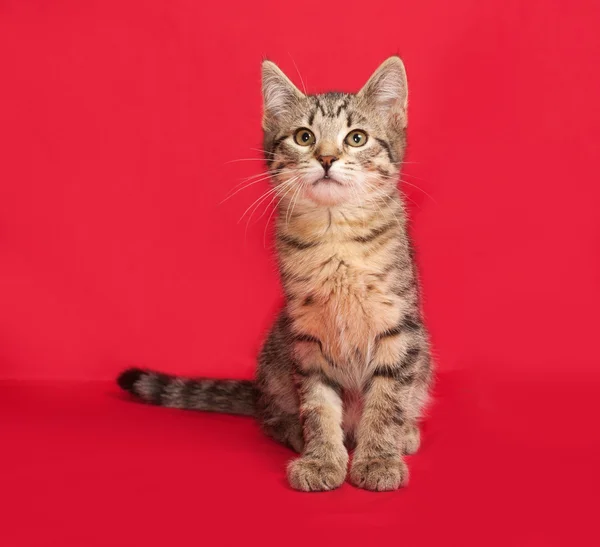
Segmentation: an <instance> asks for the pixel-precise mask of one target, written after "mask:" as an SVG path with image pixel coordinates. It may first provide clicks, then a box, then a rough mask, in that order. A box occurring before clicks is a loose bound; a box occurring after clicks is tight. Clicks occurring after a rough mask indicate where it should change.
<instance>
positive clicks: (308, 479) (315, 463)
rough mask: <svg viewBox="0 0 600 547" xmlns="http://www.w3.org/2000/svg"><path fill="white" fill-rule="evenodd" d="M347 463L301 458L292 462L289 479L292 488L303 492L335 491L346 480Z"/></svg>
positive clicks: (288, 473)
mask: <svg viewBox="0 0 600 547" xmlns="http://www.w3.org/2000/svg"><path fill="white" fill-rule="evenodd" d="M346 466H347V463H340V462H336V461H322V460H318V459H316V458H311V457H301V458H298V459H297V460H294V461H292V462H290V464H289V465H288V468H287V477H288V481H289V483H290V486H291V487H292V488H294V489H295V490H301V491H303V492H323V491H326V490H334V489H335V488H338V487H339V486H341V485H342V483H343V482H344V480H345V479H346V471H347V467H346Z"/></svg>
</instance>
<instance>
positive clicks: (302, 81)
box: [288, 51, 306, 95]
mask: <svg viewBox="0 0 600 547" xmlns="http://www.w3.org/2000/svg"><path fill="white" fill-rule="evenodd" d="M288 55H289V56H290V59H291V60H292V63H294V68H295V69H296V72H297V73H298V77H299V78H300V83H301V84H302V91H304V94H305V95H306V86H305V85H304V80H303V79H302V74H300V71H299V70H298V65H297V64H296V61H294V58H293V57H292V54H291V53H290V52H289V51H288Z"/></svg>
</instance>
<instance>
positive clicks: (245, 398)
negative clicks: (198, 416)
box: [117, 368, 256, 416]
mask: <svg viewBox="0 0 600 547" xmlns="http://www.w3.org/2000/svg"><path fill="white" fill-rule="evenodd" d="M117 383H118V384H119V386H120V387H121V388H122V389H124V390H125V391H129V392H130V393H133V394H134V395H136V396H137V397H139V398H140V399H142V400H143V401H146V402H148V403H152V404H155V405H160V406H166V407H170V408H184V409H189V410H206V411H211V412H223V413H225V414H241V415H245V416H254V415H255V406H256V404H255V401H256V387H255V385H254V382H252V381H250V380H209V379H204V378H180V377H179V376H170V375H168V374H163V373H161V372H153V371H150V370H141V369H138V368H130V369H127V370H125V371H124V372H122V373H121V374H120V375H119V377H118V379H117Z"/></svg>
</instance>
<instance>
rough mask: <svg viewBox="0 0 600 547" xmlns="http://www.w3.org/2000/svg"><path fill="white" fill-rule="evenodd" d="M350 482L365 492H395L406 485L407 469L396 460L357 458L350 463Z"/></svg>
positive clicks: (402, 463) (400, 461)
mask: <svg viewBox="0 0 600 547" xmlns="http://www.w3.org/2000/svg"><path fill="white" fill-rule="evenodd" d="M350 481H351V482H352V484H354V486H358V487H359V488H364V489H365V490H375V491H377V492H385V491H388V490H397V489H398V488H400V487H401V486H406V484H407V483H408V467H407V466H406V464H405V463H404V462H403V461H402V460H401V459H398V458H359V459H357V460H354V461H353V462H352V467H351V469H350Z"/></svg>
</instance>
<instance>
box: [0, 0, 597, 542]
mask: <svg viewBox="0 0 600 547" xmlns="http://www.w3.org/2000/svg"><path fill="white" fill-rule="evenodd" d="M599 26H600V7H599V4H598V3H597V2H596V1H594V0H588V1H585V0H574V1H570V2H566V1H560V0H545V1H542V0H530V1H528V2H519V1H516V0H513V1H504V2H501V1H488V2H481V1H480V0H459V1H455V2H445V1H442V0H428V1H421V2H405V1H403V2H394V1H392V0H389V1H381V2H372V3H358V2H348V1H346V2H339V1H334V2H327V3H324V2H317V1H314V0H307V1H306V2H303V3H301V4H296V3H285V2H281V1H279V2H275V1H272V0H267V1H265V0H263V1H261V2H257V3H250V2H242V1H237V2H233V3H226V2H216V3H202V2H191V1H175V2H167V1H166V0H152V1H146V2H141V1H136V0H129V1H121V2H114V1H104V2H83V3H82V2H76V1H73V0H70V1H68V0H64V1H60V2H59V1H56V2H42V1H28V2H16V1H12V2H11V1H4V2H0V74H1V85H0V303H1V305H0V378H1V379H2V382H0V419H1V420H2V422H3V425H4V427H3V429H4V431H3V432H2V433H0V435H2V437H3V438H4V439H3V443H2V444H3V445H5V447H8V450H7V449H6V448H5V449H3V454H2V455H0V458H5V459H6V463H5V465H4V466H3V472H0V481H2V482H0V485H1V486H2V492H3V494H2V498H3V500H4V502H5V503H7V502H9V504H10V507H7V508H6V509H7V510H8V512H7V511H4V512H3V514H4V517H5V518H6V516H8V517H9V518H8V519H6V520H5V519H3V520H5V525H3V527H2V528H0V538H2V536H3V535H4V536H5V538H4V541H2V544H3V545H7V546H9V547H12V546H19V547H20V546H21V545H61V546H65V545H71V544H73V545H79V546H82V545H83V546H87V545H109V544H110V545H120V544H121V543H120V542H122V544H123V545H129V544H131V545H141V544H146V545H148V544H151V545H152V544H157V545H161V544H164V542H168V543H171V544H173V543H176V542H181V541H187V542H189V541H192V540H193V541H195V542H198V543H202V542H203V541H205V540H207V539H206V538H207V537H208V538H211V539H210V541H212V542H213V543H214V542H215V541H216V542H217V543H216V544H220V543H219V542H220V541H221V542H223V543H226V540H225V539H224V537H225V536H222V537H221V539H220V540H219V539H214V538H216V537H217V534H218V533H221V534H225V535H226V536H227V537H228V538H230V539H232V540H233V539H236V540H241V539H243V540H244V541H246V540H248V541H250V539H251V538H253V537H261V538H262V539H263V540H264V542H265V544H271V543H272V542H277V541H279V542H280V544H286V543H293V542H294V541H300V540H302V542H303V543H308V542H310V543H312V544H315V545H318V544H319V540H323V541H325V539H326V538H328V537H332V538H337V540H336V541H340V542H341V541H346V542H347V541H348V538H350V539H354V540H355V541H356V542H358V540H359V539H361V538H363V536H364V537H365V538H366V539H365V540H364V541H366V542H367V544H374V542H375V541H376V540H378V538H379V536H381V537H384V536H386V537H388V538H394V540H397V543H399V544H400V543H402V544H405V545H429V544H436V545H439V544H445V545H461V546H462V545H468V544H471V543H472V544H474V545H483V544H485V545H496V544H498V545H524V546H530V545H588V544H589V545H597V544H598V541H600V540H597V539H594V538H592V532H591V529H592V527H591V524H590V522H589V519H590V518H591V516H592V512H593V504H594V503H596V504H597V500H596V501H593V499H591V497H592V492H594V489H595V488H596V487H597V486H598V472H597V470H596V461H597V459H598V456H600V440H599V436H598V434H597V432H596V430H597V421H596V418H597V417H598V411H597V409H596V401H595V399H596V398H597V392H598V389H597V388H598V386H599V384H600V380H599V379H600V374H599V372H598V367H597V364H598V351H597V339H598V334H597V331H598V320H597V310H598V309H599V307H600V283H599V282H600V253H599V249H600V217H599V215H598V210H599V208H600V184H599V183H600V177H599V175H600V172H599V169H598V166H597V162H598V159H597V158H598V149H599V145H600V107H599V106H598V97H600V71H599V70H598V58H599V57H600V43H599V40H598V34H599ZM394 53H399V54H400V55H401V56H402V57H403V58H404V60H405V63H406V67H407V71H408V77H409V90H410V116H409V118H410V123H409V141H410V148H409V153H408V156H407V158H406V160H407V162H409V163H408V165H407V166H406V169H405V175H404V177H403V178H404V180H405V181H407V183H408V184H405V185H404V192H405V194H406V195H407V198H408V203H409V207H410V213H411V218H412V221H413V222H412V227H413V230H412V231H413V235H414V239H415V242H416V246H417V249H418V260H419V266H420V271H421V276H422V282H423V287H424V307H425V312H426V318H427V322H428V324H429V326H430V330H431V333H432V338H433V342H434V345H435V350H436V355H437V361H438V369H439V383H438V386H439V387H438V388H437V392H436V401H437V402H436V404H435V405H434V406H433V407H432V409H431V412H430V417H429V419H428V420H427V422H426V424H425V439H424V444H423V450H422V452H421V453H420V455H418V456H415V457H413V458H411V462H410V465H411V468H412V471H413V478H412V483H411V485H410V486H409V488H408V489H407V490H405V491H403V492H398V493H393V494H381V495H376V494H370V493H367V492H360V491H357V490H355V489H354V488H352V487H351V486H349V485H344V487H343V488H342V489H340V490H339V491H336V492H333V493H330V494H324V495H315V496H310V495H309V496H306V495H301V494H298V493H295V492H292V491H290V490H289V489H288V488H287V487H286V485H285V481H284V473H283V469H284V464H285V461H287V459H289V457H290V453H289V452H288V451H287V450H285V449H283V448H281V447H279V446H277V445H275V444H273V443H271V442H270V441H268V440H266V439H263V438H262V436H261V435H260V433H259V431H258V429H257V427H256V426H255V424H253V423H252V422H251V421H249V420H244V419H241V418H237V419H236V418H231V417H225V416H213V415H210V416H206V415H197V414H193V413H182V412H177V411H170V410H165V409H156V408H150V407H145V406H142V405H133V404H127V400H126V399H125V398H123V397H121V396H120V395H119V394H118V392H117V390H116V389H115V388H114V387H112V384H110V383H109V382H108V380H110V379H112V378H113V377H114V376H115V374H116V373H117V372H118V371H119V370H120V369H122V368H123V367H125V366H128V365H131V364H137V365H142V366H148V367H152V368H157V369H160V370H164V371H171V372H177V373H187V374H202V375H210V376H232V377H235V376H238V377H242V376H244V377H246V376H249V375H251V374H252V370H253V368H254V358H255V355H256V353H257V351H258V348H259V346H260V342H261V340H262V338H263V336H264V334H265V332H266V329H267V328H268V325H269V323H270V321H271V320H272V318H273V314H274V312H275V310H276V309H277V307H278V305H279V303H280V289H279V284H278V279H277V275H276V270H275V265H274V261H273V258H272V256H271V251H270V236H269V232H268V231H267V232H266V245H265V242H264V240H265V236H264V234H265V229H266V228H267V225H266V221H267V217H268V216H269V212H270V211H269V210H268V209H267V208H266V207H259V209H258V211H257V213H256V214H255V215H254V217H253V220H252V222H250V223H249V224H247V223H246V222H245V219H244V220H242V222H238V220H239V218H240V217H241V216H242V214H243V213H244V211H245V210H246V208H247V207H248V206H249V205H250V204H252V203H253V202H254V200H255V199H257V198H258V197H259V196H260V195H261V193H262V192H264V191H265V190H266V189H267V188H268V186H267V183H266V181H262V182H259V183H257V184H255V185H253V186H251V187H250V188H248V189H246V190H243V191H241V192H239V193H237V194H236V195H235V196H233V197H232V198H231V199H229V200H227V201H225V202H224V203H223V204H220V202H221V201H222V200H223V199H224V198H225V197H226V196H227V195H228V193H229V192H230V191H231V190H232V189H233V188H234V187H235V185H236V184H238V183H239V182H240V181H241V180H243V179H244V178H245V177H248V176H250V175H254V174H257V173H260V171H261V170H262V169H263V168H264V167H263V164H262V163H261V162H260V161H252V160H255V159H258V158H260V153H259V152H258V151H257V150H256V149H257V148H260V147H261V131H260V115H261V112H260V109H261V98H260V61H261V59H262V58H263V56H265V55H266V56H268V57H269V58H271V59H272V60H274V61H276V62H277V63H278V64H279V65H280V66H281V67H282V69H283V70H284V71H285V72H286V73H287V74H288V75H289V76H290V77H291V78H292V80H294V81H295V82H296V83H297V84H298V85H299V86H301V85H302V84H301V78H300V76H299V74H298V71H299V73H300V74H301V75H302V80H303V81H304V83H305V84H306V87H307V90H308V92H319V91H325V90H330V89H337V90H344V91H356V90H358V88H359V87H360V86H361V85H362V84H363V83H364V82H365V81H366V79H367V78H368V76H369V75H370V73H371V72H372V71H373V70H374V69H375V68H376V67H377V65H378V64H379V63H380V62H381V61H383V60H384V59H385V58H386V57H387V56H389V55H390V54H394ZM243 158H248V159H249V161H234V160H241V159H243ZM265 205H266V203H265ZM265 209H267V211H266V213H265V214H264V215H263V216H262V217H261V218H259V217H260V215H261V213H263V210H265ZM0 503H2V501H0ZM146 520H147V521H148V522H146V523H143V522H140V521H146ZM259 533H260V536H257V534H259ZM315 533H318V534H319V535H318V536H316V537H314V534H315ZM367 534H368V535H367ZM203 538H204V539H203ZM207 541H208V540H207ZM364 541H363V543H364ZM350 543H351V544H352V541H350Z"/></svg>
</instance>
